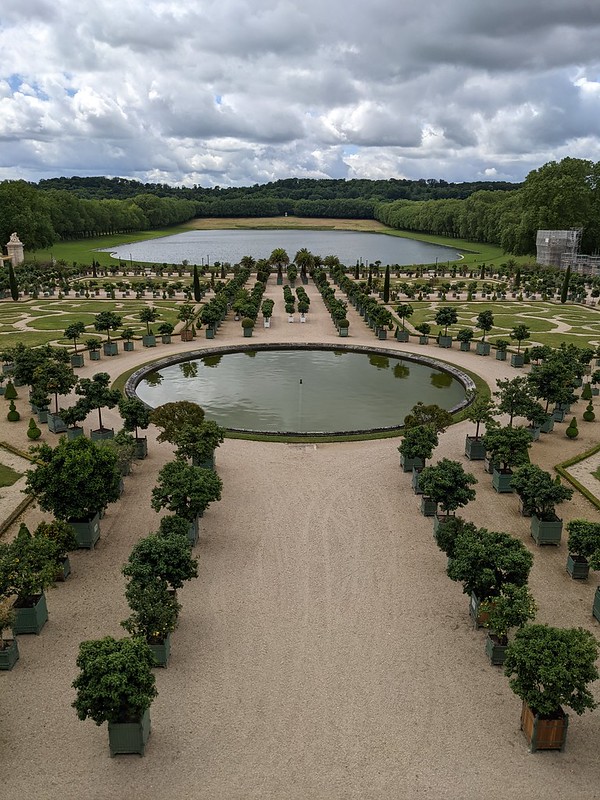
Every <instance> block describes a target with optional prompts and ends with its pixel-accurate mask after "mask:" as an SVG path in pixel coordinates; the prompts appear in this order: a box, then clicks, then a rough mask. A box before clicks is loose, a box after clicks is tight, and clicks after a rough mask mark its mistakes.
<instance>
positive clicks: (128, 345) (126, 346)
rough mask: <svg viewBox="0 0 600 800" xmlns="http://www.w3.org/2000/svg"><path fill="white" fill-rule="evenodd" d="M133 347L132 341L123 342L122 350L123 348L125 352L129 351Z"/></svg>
mask: <svg viewBox="0 0 600 800" xmlns="http://www.w3.org/2000/svg"><path fill="white" fill-rule="evenodd" d="M133 349H134V343H133V342H123V350H125V352H126V353H131V351H132V350H133Z"/></svg>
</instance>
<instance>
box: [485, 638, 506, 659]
mask: <svg viewBox="0 0 600 800" xmlns="http://www.w3.org/2000/svg"><path fill="white" fill-rule="evenodd" d="M507 647H508V645H507V644H499V641H498V637H497V636H494V634H492V633H488V635H487V638H486V640H485V652H486V654H487V657H488V658H489V660H490V664H492V666H494V667H501V666H502V664H504V660H505V659H506V648H507Z"/></svg>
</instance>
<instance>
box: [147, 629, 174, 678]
mask: <svg viewBox="0 0 600 800" xmlns="http://www.w3.org/2000/svg"><path fill="white" fill-rule="evenodd" d="M148 647H149V648H150V650H152V655H153V656H154V663H155V665H156V666H157V667H165V669H166V667H167V664H168V662H169V656H170V654H171V634H170V633H168V634H167V636H166V638H165V639H164V641H162V642H160V643H159V644H151V643H150V642H148Z"/></svg>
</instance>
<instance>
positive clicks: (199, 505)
mask: <svg viewBox="0 0 600 800" xmlns="http://www.w3.org/2000/svg"><path fill="white" fill-rule="evenodd" d="M222 487H223V484H222V481H221V479H220V478H219V476H218V475H217V473H216V472H215V471H214V470H212V469H203V468H202V467H193V466H191V465H190V464H186V463H184V462H183V461H170V462H169V463H167V464H165V466H164V467H163V468H162V469H161V470H160V472H159V473H158V483H157V485H156V486H155V487H154V489H153V490H152V500H151V505H152V508H153V509H154V510H155V511H160V510H161V509H162V508H166V509H167V510H168V511H172V512H173V513H174V514H175V515H176V516H178V517H183V519H185V520H187V522H188V525H189V528H190V535H191V538H192V539H193V543H194V544H195V543H196V541H197V540H198V520H199V519H200V517H202V516H203V514H204V512H205V511H206V509H207V508H208V506H209V505H210V504H211V503H212V502H214V501H215V500H220V499H221V490H222Z"/></svg>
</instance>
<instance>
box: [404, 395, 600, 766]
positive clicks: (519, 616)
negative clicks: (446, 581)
mask: <svg viewBox="0 0 600 800" xmlns="http://www.w3.org/2000/svg"><path fill="white" fill-rule="evenodd" d="M480 403H481V401H480ZM439 411H440V410H439V409H437V408H436V407H430V408H427V407H426V406H423V405H422V404H421V406H420V407H419V405H417V406H416V407H415V408H414V409H413V412H412V413H411V414H410V415H408V417H407V419H406V420H405V422H407V425H406V426H405V427H406V433H405V437H404V440H403V442H402V444H401V445H400V447H399V448H398V449H399V450H400V455H401V464H402V466H403V469H404V470H405V471H408V470H409V468H410V467H411V466H412V468H413V488H414V489H415V491H416V492H418V493H421V494H422V498H421V510H422V512H423V513H424V514H426V515H428V516H433V518H434V536H435V538H436V541H437V544H438V546H439V547H440V549H441V550H443V552H445V553H446V555H447V557H448V567H447V572H448V575H449V577H450V578H451V579H453V580H456V581H459V582H461V583H462V584H463V591H464V592H465V593H466V594H468V595H469V597H470V604H469V613H470V616H471V617H472V619H473V622H474V624H475V626H476V627H478V626H480V625H484V626H485V627H487V628H488V630H489V633H488V637H487V639H486V653H487V655H488V657H489V659H490V662H491V663H492V664H497V665H502V664H504V665H505V672H506V674H507V676H509V677H510V685H511V688H512V689H513V690H514V691H515V692H516V694H517V695H518V696H519V697H520V698H521V699H522V700H523V708H522V715H521V727H522V729H523V730H524V731H525V734H526V736H527V739H528V741H529V744H530V747H531V749H532V750H537V749H562V748H563V747H564V743H565V739H566V730H567V722H568V717H567V715H566V714H565V713H564V711H563V709H562V706H563V705H568V706H570V707H571V708H573V710H574V711H575V712H576V713H578V714H580V713H583V711H584V710H586V709H588V708H593V707H594V705H595V702H594V700H593V695H592V694H591V692H590V691H589V689H588V688H587V685H588V684H589V683H590V682H591V681H593V680H595V679H596V678H597V677H598V672H597V669H596V666H595V661H596V659H597V657H598V643H597V642H596V640H595V638H594V637H593V635H592V634H591V633H589V632H588V631H584V630H582V629H557V628H551V627H549V626H547V625H532V624H527V623H530V622H531V620H533V619H534V617H535V610H536V609H535V603H534V601H533V598H532V596H531V594H530V592H529V589H528V588H527V580H528V576H529V572H530V569H531V566H532V563H533V556H532V554H531V553H530V552H529V551H528V550H527V548H526V547H525V546H524V545H523V543H522V542H520V541H519V540H518V539H516V538H514V537H512V536H510V535H509V534H507V533H496V532H491V531H488V530H486V529H480V528H477V527H476V526H475V525H473V524H472V523H467V522H465V521H464V520H462V519H461V518H460V517H457V516H456V511H457V509H459V508H461V507H463V506H465V505H466V504H467V503H468V502H470V501H471V500H473V499H474V498H475V491H474V489H473V485H474V484H475V483H476V482H477V481H476V479H475V477H474V476H473V475H471V474H469V473H466V472H465V471H464V469H463V467H462V465H461V464H460V463H459V462H457V461H451V460H449V459H442V460H441V461H439V462H438V463H437V464H435V465H433V466H424V463H425V459H426V458H430V457H431V455H432V453H433V449H434V448H435V446H436V445H437V442H438V434H439V432H441V431H442V430H443V429H444V421H443V420H441V419H440V420H436V416H438V415H439ZM500 430H505V431H507V432H511V433H509V434H507V438H506V442H505V446H506V447H507V448H509V446H510V443H509V441H508V439H509V438H512V439H514V438H515V437H516V438H517V439H518V440H519V441H520V442H521V446H522V448H524V452H525V454H526V452H527V449H526V448H527V446H528V445H529V444H530V443H531V437H530V436H528V435H527V434H526V432H525V435H523V433H521V432H520V431H522V429H518V428H511V427H508V426H507V428H505V429H500ZM490 432H492V431H490ZM515 441H516V440H515ZM513 446H514V442H513ZM417 454H418V455H417ZM499 454H500V455H502V456H503V457H506V455H507V451H505V450H502V451H500V450H499V451H497V452H496V455H499ZM410 456H412V457H417V458H419V459H420V461H419V462H418V464H419V465H418V466H416V465H415V463H414V462H413V463H412V465H411V463H410V462H409V461H408V459H409V457H410ZM416 474H418V480H417V481H415V475H416ZM514 480H515V481H516V485H517V486H518V487H519V488H518V490H519V491H520V492H521V494H522V497H523V502H524V503H526V504H527V505H528V507H529V509H530V510H531V512H532V513H533V512H537V513H538V514H539V515H540V517H539V518H540V520H543V519H544V518H547V517H548V516H550V515H551V514H553V513H554V507H555V505H556V503H558V502H561V501H562V500H564V499H568V498H569V497H570V494H571V490H570V489H567V488H566V487H562V486H560V485H559V484H558V483H556V482H555V481H553V480H552V479H551V476H550V475H549V474H548V473H544V471H543V470H541V469H540V468H539V467H536V466H534V465H531V464H524V465H523V466H522V467H521V468H520V470H517V471H516V472H515V476H514ZM440 511H441V513H439V512H440ZM536 541H537V539H536ZM571 548H573V550H575V551H581V552H582V553H585V554H587V555H586V556H582V558H584V560H585V559H586V558H587V557H588V556H589V558H590V563H591V564H592V565H596V564H600V525H596V524H592V523H588V522H587V521H584V520H576V521H574V522H573V523H570V525H569V551H570V554H571V555H570V558H572V554H573V550H571ZM577 556H579V553H577ZM573 560H575V559H573ZM598 594H600V593H598ZM599 615H600V599H599ZM513 628H517V629H518V630H517V633H516V635H515V637H514V640H513V642H512V643H510V644H509V632H510V631H511V629H513Z"/></svg>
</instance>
